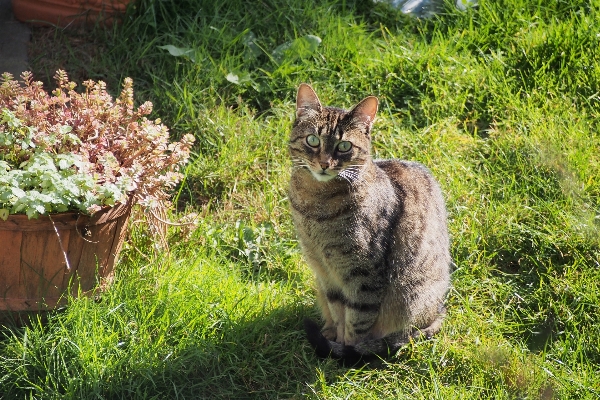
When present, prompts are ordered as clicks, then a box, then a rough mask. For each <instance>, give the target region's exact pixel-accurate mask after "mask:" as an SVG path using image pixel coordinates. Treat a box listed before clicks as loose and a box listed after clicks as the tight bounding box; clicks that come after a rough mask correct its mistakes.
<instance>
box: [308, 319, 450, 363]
mask: <svg viewBox="0 0 600 400" xmlns="http://www.w3.org/2000/svg"><path fill="white" fill-rule="evenodd" d="M440 326H441V319H439V320H436V321H435V322H434V323H433V324H432V325H431V326H429V327H427V328H426V329H424V330H415V331H413V332H412V333H410V334H406V333H400V332H398V333H394V334H391V335H388V336H386V337H384V338H381V339H372V340H365V341H363V342H360V343H358V344H357V345H356V346H345V345H343V344H340V343H337V342H334V341H331V340H328V339H327V338H326V337H325V336H323V334H322V333H321V329H320V328H319V325H318V324H317V323H316V322H315V321H313V320H311V319H308V318H306V319H304V330H305V331H306V336H307V338H308V342H309V343H310V344H311V346H312V347H313V349H314V350H315V354H316V355H317V357H320V358H327V357H331V358H334V359H336V360H338V361H339V362H340V363H341V364H342V365H345V366H359V365H364V364H365V363H367V362H369V361H372V360H374V359H378V358H383V357H387V356H388V355H391V354H394V353H395V352H396V351H398V350H399V349H400V348H401V347H402V346H404V345H406V344H407V343H408V342H409V341H410V339H416V338H419V337H423V336H425V337H427V338H431V336H433V334H435V333H436V332H437V331H438V330H439V328H440Z"/></svg>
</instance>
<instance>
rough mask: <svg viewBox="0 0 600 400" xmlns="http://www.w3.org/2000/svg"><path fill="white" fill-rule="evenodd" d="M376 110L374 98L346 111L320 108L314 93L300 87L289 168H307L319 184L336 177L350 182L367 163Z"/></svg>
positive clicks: (375, 99) (291, 140)
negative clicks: (291, 166)
mask: <svg viewBox="0 0 600 400" xmlns="http://www.w3.org/2000/svg"><path fill="white" fill-rule="evenodd" d="M377 106H378V101H377V98H376V97H373V96H369V97H367V98H365V99H364V100H362V101H361V102H360V103H358V104H357V105H356V106H354V107H353V108H352V109H351V110H350V111H346V110H342V109H339V108H335V107H323V106H322V105H321V102H320V101H319V98H318V97H317V94H316V93H315V91H314V90H313V89H312V88H311V87H310V86H309V85H307V84H305V83H303V84H301V85H300V87H299V89H298V95H297V97H296V121H295V122H294V127H293V129H292V135H291V138H290V144H289V149H290V155H291V158H292V163H293V168H307V169H308V170H309V171H310V172H311V173H312V176H313V177H314V178H315V179H316V180H318V181H321V182H326V181H329V180H331V179H333V178H335V177H337V176H339V177H340V178H343V179H345V180H347V181H348V182H352V181H353V180H354V179H355V178H356V177H357V176H358V174H359V172H360V170H361V168H362V167H363V165H365V163H367V162H370V160H371V127H372V126H373V121H374V119H375V113H377Z"/></svg>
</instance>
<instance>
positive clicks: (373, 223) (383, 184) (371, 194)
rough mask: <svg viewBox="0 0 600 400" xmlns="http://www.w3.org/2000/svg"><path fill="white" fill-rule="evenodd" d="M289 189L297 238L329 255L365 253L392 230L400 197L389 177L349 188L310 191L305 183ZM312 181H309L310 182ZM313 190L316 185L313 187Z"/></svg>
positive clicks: (295, 183) (311, 247) (309, 247)
mask: <svg viewBox="0 0 600 400" xmlns="http://www.w3.org/2000/svg"><path fill="white" fill-rule="evenodd" d="M291 183H292V184H291V188H290V203H291V210H292V217H293V220H294V225H295V226H296V230H297V233H298V238H299V239H300V242H301V244H302V246H303V247H304V248H305V249H306V250H310V249H312V251H314V252H316V253H319V254H320V257H319V258H330V255H331V253H332V249H335V253H338V254H339V253H343V254H347V255H350V254H353V253H363V252H365V251H367V250H368V248H369V247H372V245H373V244H374V243H377V242H379V241H380V239H381V238H382V237H383V236H384V235H385V234H386V232H388V231H389V228H390V216H392V215H393V214H394V213H395V209H396V208H397V199H396V197H395V195H394V192H393V188H392V186H391V184H390V183H389V180H387V181H386V180H385V179H384V180H379V181H376V182H374V183H373V184H372V185H369V186H364V187H362V188H358V190H357V188H356V187H355V188H350V189H346V190H341V189H338V190H332V191H329V192H328V191H324V190H311V188H310V187H307V185H303V182H302V181H300V182H294V180H293V179H292V182H291ZM309 184H310V182H309ZM313 189H314V188H313Z"/></svg>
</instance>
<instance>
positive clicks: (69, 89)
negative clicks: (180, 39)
mask: <svg viewBox="0 0 600 400" xmlns="http://www.w3.org/2000/svg"><path fill="white" fill-rule="evenodd" d="M55 79H56V83H57V88H56V89H55V90H54V91H53V92H52V94H49V93H47V92H46V91H45V90H44V89H43V87H42V83H41V82H35V81H34V80H33V78H32V74H31V73H30V72H26V73H24V74H23V75H22V83H18V82H17V81H15V80H13V79H12V76H11V75H10V74H8V73H5V74H3V75H2V79H1V80H0V243H2V250H1V251H0V311H3V310H4V311H19V312H20V311H38V310H45V309H51V308H54V307H56V306H57V305H59V304H61V302H64V300H65V298H66V296H67V295H69V291H72V292H71V294H74V293H78V292H80V291H81V292H84V293H85V292H88V291H90V290H92V289H94V288H95V287H96V286H97V283H98V281H99V280H101V279H103V278H106V277H107V276H109V275H110V274H111V273H112V270H113V265H114V263H115V259H116V257H117V255H118V253H119V250H120V248H121V245H122V243H123V238H124V235H125V232H126V228H127V218H128V216H129V213H130V210H131V207H132V206H133V205H134V204H139V205H141V206H142V207H145V208H146V209H147V210H149V214H154V215H159V214H157V212H160V210H164V209H166V208H167V207H168V206H169V201H168V193H167V191H168V190H169V189H170V188H173V187H174V186H175V185H176V184H177V182H178V181H179V180H180V179H181V178H182V174H181V172H180V171H181V168H182V166H183V165H184V164H185V163H186V162H187V159H188V157H189V151H190V147H191V145H192V143H193V141H194V138H193V136H192V135H185V136H184V137H183V138H182V139H181V141H176V142H172V143H170V142H169V132H168V129H167V127H166V126H164V125H163V124H161V122H160V120H156V121H151V120H149V119H148V118H147V115H148V114H150V112H151V111H152V104H151V103H150V102H146V103H144V104H142V105H141V106H140V107H138V108H137V109H136V107H134V101H133V82H132V80H131V79H130V78H127V79H125V81H124V84H123V90H122V92H121V94H120V96H119V97H118V98H117V99H113V98H112V97H111V96H110V95H109V94H108V93H107V91H106V87H105V84H104V83H103V82H101V81H100V82H94V81H86V82H84V83H83V86H84V90H83V91H82V92H81V93H78V92H77V91H75V88H76V84H75V83H73V82H70V81H69V80H68V77H67V74H66V73H65V72H64V71H58V72H57V73H56V75H55ZM160 215H162V214H160Z"/></svg>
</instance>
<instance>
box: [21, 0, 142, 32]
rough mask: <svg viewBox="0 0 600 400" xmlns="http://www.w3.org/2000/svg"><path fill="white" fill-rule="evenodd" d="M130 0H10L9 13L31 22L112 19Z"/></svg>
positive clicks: (111, 20) (63, 24) (54, 22)
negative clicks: (10, 7)
mask: <svg viewBox="0 0 600 400" xmlns="http://www.w3.org/2000/svg"><path fill="white" fill-rule="evenodd" d="M130 2H131V0H12V9H13V14H14V15H15V17H16V18H17V19H18V20H19V21H23V22H28V23H31V24H34V25H48V24H52V25H57V26H61V27H65V26H67V25H73V24H74V25H82V24H86V23H88V24H93V23H95V22H104V23H109V24H110V23H112V22H113V20H114V17H115V16H116V15H118V14H121V13H124V12H125V10H126V8H127V4H129V3H130Z"/></svg>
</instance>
